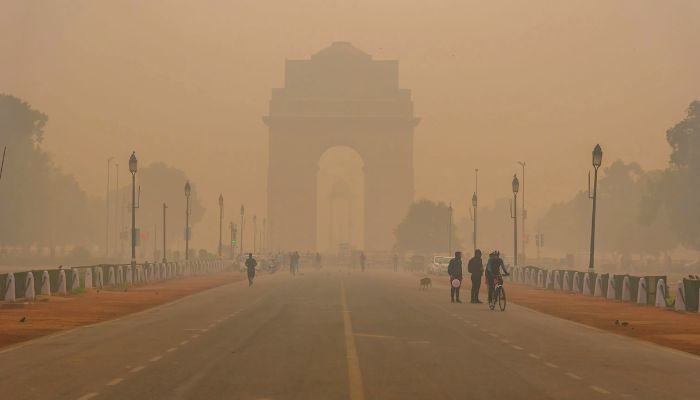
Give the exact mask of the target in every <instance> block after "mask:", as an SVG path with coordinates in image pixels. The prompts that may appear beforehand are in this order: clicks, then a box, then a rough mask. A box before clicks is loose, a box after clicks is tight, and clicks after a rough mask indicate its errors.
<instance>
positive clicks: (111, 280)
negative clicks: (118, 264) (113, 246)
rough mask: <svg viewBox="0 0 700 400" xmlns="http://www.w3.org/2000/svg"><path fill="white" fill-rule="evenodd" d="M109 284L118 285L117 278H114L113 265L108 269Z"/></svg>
mask: <svg viewBox="0 0 700 400" xmlns="http://www.w3.org/2000/svg"><path fill="white" fill-rule="evenodd" d="M107 284H108V285H109V286H114V285H116V284H117V278H116V276H114V267H113V266H111V265H110V266H109V268H107Z"/></svg>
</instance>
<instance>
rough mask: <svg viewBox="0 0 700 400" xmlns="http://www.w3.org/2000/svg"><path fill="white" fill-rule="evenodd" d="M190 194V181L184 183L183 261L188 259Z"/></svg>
mask: <svg viewBox="0 0 700 400" xmlns="http://www.w3.org/2000/svg"><path fill="white" fill-rule="evenodd" d="M191 194H192V186H190V181H187V182H185V199H186V203H185V260H186V261H189V259H190V195H191Z"/></svg>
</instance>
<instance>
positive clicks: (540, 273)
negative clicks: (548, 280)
mask: <svg viewBox="0 0 700 400" xmlns="http://www.w3.org/2000/svg"><path fill="white" fill-rule="evenodd" d="M537 287H538V288H540V289H542V288H544V271H542V270H539V271H537Z"/></svg>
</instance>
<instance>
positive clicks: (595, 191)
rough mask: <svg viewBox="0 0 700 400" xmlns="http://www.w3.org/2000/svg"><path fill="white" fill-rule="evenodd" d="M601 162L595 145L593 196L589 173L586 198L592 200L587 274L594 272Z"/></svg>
mask: <svg viewBox="0 0 700 400" xmlns="http://www.w3.org/2000/svg"><path fill="white" fill-rule="evenodd" d="M602 162H603V149H601V148H600V145H599V144H596V145H595V148H594V149H593V169H594V170H595V173H594V178H593V196H592V197H591V194H590V190H591V187H590V184H591V175H590V173H589V174H588V191H589V193H588V196H589V197H591V198H592V199H593V215H592V217H591V258H590V260H589V263H588V272H593V270H594V265H595V261H594V259H595V211H596V210H595V209H596V200H597V198H598V168H599V167H600V164H602Z"/></svg>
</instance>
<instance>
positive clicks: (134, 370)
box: [130, 365, 144, 372]
mask: <svg viewBox="0 0 700 400" xmlns="http://www.w3.org/2000/svg"><path fill="white" fill-rule="evenodd" d="M143 368H144V367H143V365H139V366H138V367H136V368H134V369H132V370H131V371H130V372H139V371H141V370H142V369H143Z"/></svg>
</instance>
